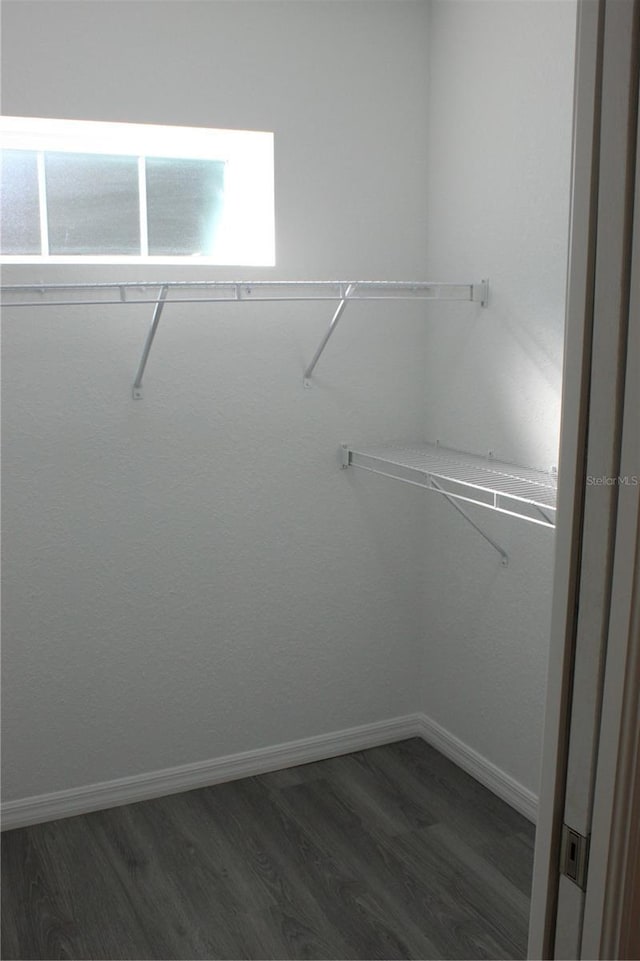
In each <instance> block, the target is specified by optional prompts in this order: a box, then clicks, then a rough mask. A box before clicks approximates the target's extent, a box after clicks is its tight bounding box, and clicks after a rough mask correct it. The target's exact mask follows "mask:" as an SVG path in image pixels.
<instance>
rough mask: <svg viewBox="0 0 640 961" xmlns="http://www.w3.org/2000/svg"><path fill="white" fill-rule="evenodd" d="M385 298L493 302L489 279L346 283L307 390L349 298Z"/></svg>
mask: <svg viewBox="0 0 640 961" xmlns="http://www.w3.org/2000/svg"><path fill="white" fill-rule="evenodd" d="M385 299H398V300H400V299H402V300H411V299H414V300H418V299H420V300H467V301H472V302H474V303H478V304H480V306H481V307H486V306H487V305H488V303H489V281H488V280H481V281H480V283H479V284H438V283H428V282H425V283H412V282H406V281H395V280H390V281H371V280H360V281H353V282H352V283H348V284H343V285H342V290H341V299H340V303H339V304H338V307H337V309H336V312H335V313H334V315H333V317H332V319H331V323H330V324H329V327H328V330H327V332H326V334H325V335H324V337H323V338H322V340H321V341H320V344H319V346H318V349H317V350H316V352H315V354H314V355H313V360H312V361H311V363H310V364H309V366H308V367H307V369H306V370H305V372H304V374H303V375H302V383H303V385H304V386H305V387H306V388H307V389H309V388H310V387H312V386H313V381H312V380H311V375H312V374H313V371H314V370H315V368H316V364H317V363H318V361H319V360H320V357H321V356H322V354H323V352H324V349H325V347H326V346H327V344H328V342H329V338H330V337H331V335H332V334H333V333H334V331H335V329H336V327H337V325H338V321H339V320H340V318H341V317H342V314H343V313H344V309H345V307H346V305H347V301H348V300H385Z"/></svg>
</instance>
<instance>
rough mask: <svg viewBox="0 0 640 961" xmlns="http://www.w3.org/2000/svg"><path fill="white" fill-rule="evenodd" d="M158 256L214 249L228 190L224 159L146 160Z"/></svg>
mask: <svg viewBox="0 0 640 961" xmlns="http://www.w3.org/2000/svg"><path fill="white" fill-rule="evenodd" d="M146 172H147V225H148V234H149V254H151V255H152V256H162V255H167V256H171V255H174V256H181V255H183V254H184V255H192V256H193V255H196V254H200V255H202V256H206V255H211V254H212V253H213V252H214V246H215V241H216V229H217V226H218V220H219V216H220V211H221V208H222V199H223V192H224V162H223V161H222V160H182V159H173V158H166V159H165V158H157V157H151V158H148V159H147V161H146Z"/></svg>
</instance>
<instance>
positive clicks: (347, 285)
mask: <svg viewBox="0 0 640 961" xmlns="http://www.w3.org/2000/svg"><path fill="white" fill-rule="evenodd" d="M488 298H489V282H488V281H487V280H482V281H480V282H479V283H464V284H458V283H435V282H431V281H386V280H353V281H345V280H330V281H217V280H216V281H207V280H205V281H154V282H137V281H126V282H122V283H117V282H114V283H76V284H57V283H56V284H46V283H44V284H43V283H40V284H11V285H2V286H0V306H1V307H3V308H10V307H31V308H33V307H73V306H92V305H96V306H98V305H101V304H111V305H126V304H152V305H153V315H152V318H151V325H150V328H149V330H148V333H147V336H146V339H145V342H144V345H143V350H142V357H141V359H140V363H139V365H138V369H137V372H136V376H135V380H134V384H133V389H132V394H133V397H134V399H136V400H137V399H140V398H141V397H142V377H143V374H144V371H145V368H146V364H147V361H148V359H149V355H150V352H151V347H152V344H153V340H154V337H155V335H156V332H157V329H158V326H159V322H160V318H161V315H162V312H163V309H164V308H165V306H166V305H167V304H172V303H174V304H189V303H240V302H251V301H253V302H267V301H271V302H276V301H334V302H336V301H337V306H336V308H335V312H334V314H333V316H332V318H331V322H330V324H329V327H328V330H327V332H326V333H325V335H324V337H323V338H322V341H321V342H320V345H319V347H318V349H317V350H316V352H315V355H314V357H313V359H312V360H311V362H310V363H309V364H308V366H307V367H306V369H305V371H304V375H303V382H304V385H305V387H310V386H311V383H312V381H311V377H312V374H313V371H314V370H315V367H316V365H317V363H318V361H319V359H320V357H321V355H322V353H323V351H324V349H325V348H326V346H327V343H328V341H329V338H330V337H331V336H332V334H333V333H334V331H335V329H336V327H337V324H338V321H339V320H340V318H341V316H342V314H343V312H344V310H345V308H346V306H347V304H348V303H349V301H356V300H364V301H373V300H431V301H467V302H472V303H476V304H479V305H480V306H482V307H486V306H487V305H488ZM340 458H341V463H342V466H343V467H357V468H361V469H363V470H368V471H371V472H372V473H376V474H382V475H384V476H385V477H390V478H393V479H395V480H400V481H403V482H405V483H408V484H413V485H414V486H418V487H422V488H425V489H428V490H433V491H436V492H437V493H439V494H441V495H443V496H444V497H445V498H446V500H447V501H448V502H449V503H450V504H451V505H452V506H453V507H455V508H456V510H457V511H459V513H461V514H462V515H463V516H464V517H465V518H466V519H467V521H468V522H469V523H470V524H471V525H472V526H473V527H474V528H475V529H476V530H477V531H478V532H479V533H480V534H481V535H482V536H483V537H484V538H485V540H486V541H488V542H489V543H490V544H491V545H492V546H493V547H494V548H495V550H496V551H497V552H498V553H499V554H500V556H501V558H502V563H503V564H504V565H506V564H507V562H508V557H507V553H506V551H504V550H503V549H502V548H501V547H500V546H499V545H498V544H497V543H496V542H495V541H494V540H493V539H492V538H491V537H490V536H489V535H488V534H487V533H486V532H485V531H484V530H482V528H481V527H480V526H479V525H478V524H477V523H476V522H475V520H474V519H473V518H471V517H470V516H469V515H468V514H467V513H466V511H465V510H464V509H463V508H462V506H461V502H467V503H470V504H473V505H478V506H482V507H485V508H489V509H491V510H493V511H498V512H500V513H502V514H508V515H510V516H513V517H517V518H520V519H522V520H526V521H529V522H532V523H534V524H540V525H542V526H544V527H549V528H553V527H554V526H555V511H556V478H555V475H554V474H553V473H552V472H548V473H547V472H544V471H539V470H532V469H530V468H525V467H518V466H515V465H513V464H506V463H501V462H499V461H497V460H495V459H493V458H490V457H489V458H482V457H478V456H477V455H474V454H466V453H463V452H461V451H454V450H450V449H447V448H444V447H441V446H439V445H438V444H421V445H412V446H411V447H395V446H394V447H373V448H369V447H367V448H361V449H359V450H356V449H354V448H351V447H348V446H347V445H342V447H341V452H340Z"/></svg>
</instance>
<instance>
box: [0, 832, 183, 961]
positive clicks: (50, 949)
mask: <svg viewBox="0 0 640 961" xmlns="http://www.w3.org/2000/svg"><path fill="white" fill-rule="evenodd" d="M14 833H20V832H11V834H10V835H8V838H9V846H10V847H14V845H16V847H17V848H18V849H19V847H20V839H18V840H16V839H14V838H12V837H11V835H13V834H14ZM22 833H23V836H24V835H28V841H26V842H25V841H23V844H24V843H26V844H28V845H29V846H30V847H31V849H32V851H34V852H35V853H36V857H37V858H38V861H39V870H40V875H39V884H38V888H39V890H40V891H45V892H46V898H45V900H44V904H40V905H39V907H38V908H36V905H35V904H34V902H33V898H30V899H29V900H28V901H27V902H26V904H23V905H21V904H20V902H18V903H16V904H15V906H14V910H16V911H18V912H19V915H18V916H20V915H21V914H22V912H24V922H25V923H23V924H22V925H21V929H20V937H19V943H18V951H17V953H16V954H15V957H16V958H49V959H53V958H85V957H86V958H97V959H102V958H104V959H107V958H108V959H129V958H140V959H147V958H149V959H151V958H158V957H163V956H165V957H167V959H169V958H171V957H172V955H163V953H162V952H163V948H164V944H163V940H162V938H161V937H160V936H159V934H158V932H157V931H153V930H145V927H144V925H143V924H142V923H141V920H140V917H139V915H138V913H137V912H136V909H135V906H134V905H132V903H131V902H130V900H129V898H128V897H127V895H126V893H125V892H123V890H122V888H121V886H120V884H119V883H118V880H117V877H116V876H115V875H114V873H113V871H112V868H111V865H110V863H109V862H108V861H107V859H105V857H104V855H103V853H102V852H101V850H100V848H99V847H98V846H97V845H96V844H95V843H94V841H93V839H92V837H91V835H90V833H89V831H88V830H87V825H86V816H85V817H74V818H67V819H64V820H61V821H52V822H50V823H48V824H40V825H36V826H34V827H33V828H24V829H22ZM14 858H15V850H14ZM32 864H33V858H32ZM5 870H6V869H5ZM26 870H28V871H29V873H28V875H26V876H25V879H24V881H23V884H22V889H23V891H25V890H27V891H28V890H29V889H31V888H32V885H33V879H34V877H36V876H37V875H36V874H35V873H34V871H33V869H32V868H27V867H25V871H26ZM3 874H4V871H3ZM7 881H8V879H7V876H6V874H5V875H4V883H7ZM9 883H10V884H11V886H12V887H13V885H14V883H15V882H14V878H13V875H12V878H11V881H10V882H9Z"/></svg>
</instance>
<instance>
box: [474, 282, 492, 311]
mask: <svg viewBox="0 0 640 961" xmlns="http://www.w3.org/2000/svg"><path fill="white" fill-rule="evenodd" d="M472 287H473V294H472V297H471V299H472V300H473V301H475V302H476V303H479V304H480V306H481V307H488V306H489V281H488V280H481V281H480V283H479V284H473V285H472Z"/></svg>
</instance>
